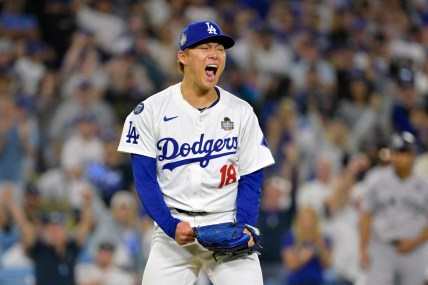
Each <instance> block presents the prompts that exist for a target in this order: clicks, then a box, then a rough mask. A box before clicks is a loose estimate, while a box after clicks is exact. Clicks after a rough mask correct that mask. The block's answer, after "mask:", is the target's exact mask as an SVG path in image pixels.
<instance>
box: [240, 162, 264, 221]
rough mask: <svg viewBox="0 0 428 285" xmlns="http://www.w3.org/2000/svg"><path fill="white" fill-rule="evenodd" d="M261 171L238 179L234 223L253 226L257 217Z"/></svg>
mask: <svg viewBox="0 0 428 285" xmlns="http://www.w3.org/2000/svg"><path fill="white" fill-rule="evenodd" d="M262 183H263V169H259V170H257V171H254V172H253V173H250V174H247V175H243V176H241V178H240V179H239V184H238V195H237V197H236V221H237V222H238V223H244V224H248V225H251V226H255V225H256V223H257V218H258V216H259V207H260V197H261V194H262V191H261V187H262Z"/></svg>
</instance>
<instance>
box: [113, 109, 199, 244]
mask: <svg viewBox="0 0 428 285" xmlns="http://www.w3.org/2000/svg"><path fill="white" fill-rule="evenodd" d="M155 112H156V111H154V110H153V108H152V106H151V104H150V102H147V101H145V102H144V103H143V102H142V103H140V104H139V105H138V106H137V107H136V108H135V109H134V111H133V112H132V113H131V114H129V116H128V117H127V118H126V121H125V123H124V126H123V132H122V136H121V140H120V144H119V147H118V150H119V151H122V152H126V153H130V154H131V158H132V169H133V176H134V182H135V186H136V190H137V194H138V197H139V198H140V200H141V202H142V204H143V206H144V208H145V210H146V212H147V213H148V215H149V216H150V217H151V218H152V219H153V220H154V221H155V222H156V224H158V225H159V227H160V228H161V229H162V230H163V231H164V232H165V233H166V234H167V235H168V236H170V237H171V238H173V239H175V240H176V241H177V243H179V244H186V243H188V242H191V241H193V240H194V233H193V230H192V229H191V228H190V225H188V224H187V223H185V222H182V221H180V220H179V219H176V218H174V217H173V216H172V215H171V211H170V210H169V208H168V207H167V205H166V203H165V200H164V198H163V194H162V190H161V189H160V186H159V183H158V180H157V177H156V155H157V152H156V134H155V127H154V125H155V123H154V113H155ZM192 235H193V237H192Z"/></svg>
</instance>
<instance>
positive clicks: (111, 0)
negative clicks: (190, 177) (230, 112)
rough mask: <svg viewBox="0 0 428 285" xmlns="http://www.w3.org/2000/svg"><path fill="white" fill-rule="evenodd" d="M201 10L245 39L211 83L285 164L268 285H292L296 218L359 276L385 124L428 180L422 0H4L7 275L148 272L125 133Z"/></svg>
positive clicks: (1, 126) (1, 183) (269, 234)
mask: <svg viewBox="0 0 428 285" xmlns="http://www.w3.org/2000/svg"><path fill="white" fill-rule="evenodd" d="M204 19H209V20H212V21H215V22H216V23H218V24H219V25H220V26H221V27H222V30H223V32H224V33H225V34H229V35H232V36H233V37H234V38H235V39H236V41H237V42H236V45H235V46H234V47H233V48H232V49H230V50H228V54H227V66H226V70H225V74H224V75H223V76H222V78H221V82H220V84H219V85H220V86H222V87H223V88H224V89H226V90H228V91H230V92H232V93H233V94H235V95H236V96H238V97H240V98H242V99H244V100H246V101H247V102H249V103H250V104H251V105H252V106H253V108H254V110H255V112H256V114H257V115H258V118H259V122H260V125H261V127H262V129H263V131H264V133H265V135H266V138H267V141H268V143H269V145H270V148H271V150H272V152H273V154H274V157H275V160H276V164H275V165H273V166H271V167H269V168H268V169H266V175H265V177H266V181H265V184H264V186H263V190H262V192H263V196H262V201H261V211H260V216H259V222H258V226H259V227H260V229H261V231H262V233H263V239H265V241H266V242H264V243H263V242H262V244H263V249H262V255H261V256H260V259H261V262H262V269H263V272H264V278H265V281H266V284H274V285H277V284H284V285H286V284H287V283H286V281H285V280H287V279H286V276H287V275H288V273H289V272H290V271H292V270H293V262H292V261H293V260H292V258H290V256H289V255H288V253H287V250H286V248H288V246H289V245H290V237H289V233H290V230H292V229H293V230H294V233H299V235H300V237H301V238H302V239H303V240H305V239H306V238H308V240H311V241H313V242H314V246H315V247H317V248H318V250H319V252H321V253H322V254H321V255H322V258H321V260H322V261H323V262H321V264H322V268H321V270H322V278H323V282H324V283H325V284H357V283H358V282H359V280H360V279H361V278H360V277H361V276H362V275H363V274H362V272H361V270H360V269H359V266H358V213H359V205H360V202H361V199H362V197H363V193H364V182H365V180H366V179H367V176H369V174H370V171H372V170H373V169H375V168H379V167H383V166H385V165H387V164H388V161H389V153H388V150H387V149H386V148H385V147H386V146H387V144H388V140H389V137H390V135H391V134H392V133H393V132H395V131H408V132H410V133H412V134H414V136H415V137H416V139H417V153H418V156H417V160H416V165H415V167H416V169H417V170H418V171H420V172H421V173H422V174H424V175H427V176H428V101H427V98H428V97H427V96H428V56H427V53H428V2H427V1H424V0H407V1H405V0H402V1H400V0H370V1H368V0H355V1H352V0H287V1H284V0H217V1H215V0H3V1H0V284H8V285H11V284H21V285H22V284H35V283H34V282H35V280H37V282H38V283H36V285H41V284H70V285H71V284H73V285H74V284H76V285H90V284H98V285H102V284H103V285H107V284H111V285H112V284H121V285H127V284H129V285H131V284H132V285H133V284H139V283H140V280H141V274H142V271H143V269H144V264H145V261H146V258H147V255H148V251H149V250H150V241H151V234H152V231H151V226H152V221H151V220H150V219H149V218H148V217H147V215H146V214H145V212H144V209H143V208H142V207H141V204H140V202H139V201H138V198H137V196H136V195H135V192H134V186H133V180H132V169H131V165H130V161H129V157H128V156H126V155H124V154H121V153H118V152H117V151H116V149H117V145H118V139H119V136H120V132H121V128H122V124H123V122H124V119H125V118H126V116H127V115H128V113H129V112H130V111H131V110H133V108H134V107H135V106H136V105H137V104H138V103H139V102H141V101H143V100H144V99H146V98H147V97H149V96H151V95H152V94H154V93H156V92H158V91H160V90H162V89H163V88H165V87H167V86H169V85H171V84H174V83H176V82H178V81H180V80H181V75H180V74H179V72H178V70H177V61H176V54H177V51H178V38H179V34H180V32H181V31H182V29H183V28H184V27H185V26H187V24H188V23H189V22H192V21H197V20H204ZM183 128H185V126H183ZM324 237H325V238H324ZM52 248H54V249H55V250H54V251H52V250H51V249H52ZM308 258H309V257H308ZM47 260H49V262H47ZM51 268H54V271H55V273H52V271H50V270H51ZM427 268H428V264H427ZM55 278H56V279H55ZM5 280H7V281H5ZM14 280H15V281H16V282H17V283H13V282H14ZM17 280H18V281H17ZM43 280H50V282H48V283H43ZM52 280H57V281H56V282H53V281H52ZM427 280H428V274H427ZM23 282H25V283H23ZM199 282H200V283H203V282H204V281H199Z"/></svg>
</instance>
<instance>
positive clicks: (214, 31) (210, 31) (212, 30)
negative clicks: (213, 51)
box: [205, 22, 217, 35]
mask: <svg viewBox="0 0 428 285" xmlns="http://www.w3.org/2000/svg"><path fill="white" fill-rule="evenodd" d="M205 24H207V32H208V34H215V35H217V29H216V28H214V26H213V25H211V23H210V22H205Z"/></svg>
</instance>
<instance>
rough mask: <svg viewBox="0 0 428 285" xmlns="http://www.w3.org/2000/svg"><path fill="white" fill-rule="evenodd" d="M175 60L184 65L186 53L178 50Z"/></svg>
mask: <svg viewBox="0 0 428 285" xmlns="http://www.w3.org/2000/svg"><path fill="white" fill-rule="evenodd" d="M177 60H178V62H179V63H181V64H183V65H185V64H186V53H185V52H184V51H182V50H180V51H178V54H177Z"/></svg>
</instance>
